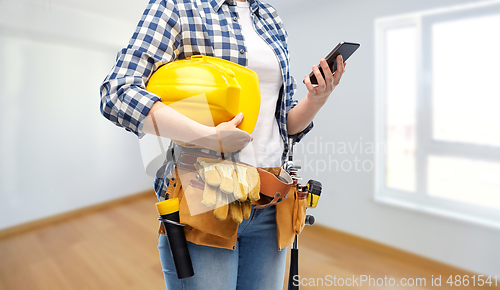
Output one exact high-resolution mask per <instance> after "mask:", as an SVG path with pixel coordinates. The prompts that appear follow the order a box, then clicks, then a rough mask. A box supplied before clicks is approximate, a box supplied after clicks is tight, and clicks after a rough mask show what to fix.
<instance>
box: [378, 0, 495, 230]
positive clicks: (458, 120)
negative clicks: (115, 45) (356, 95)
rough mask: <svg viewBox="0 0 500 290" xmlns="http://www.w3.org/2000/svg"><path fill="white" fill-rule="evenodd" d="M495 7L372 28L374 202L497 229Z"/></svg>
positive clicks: (481, 6)
mask: <svg viewBox="0 0 500 290" xmlns="http://www.w3.org/2000/svg"><path fill="white" fill-rule="evenodd" d="M499 33H500V3H499V2H498V1H494V2H492V1H489V2H484V3H483V2H482V3H474V4H473V5H467V6H461V7H450V8H448V9H440V10H435V11H428V12H422V13H416V14H412V15H404V16H401V17H392V18H386V19H380V20H377V21H376V49H377V51H376V74H375V76H376V96H377V102H376V103H377V122H376V124H377V125H376V130H377V139H378V140H377V144H380V143H382V144H385V147H386V148H385V150H377V154H378V155H377V161H378V162H377V177H376V178H377V188H376V196H375V199H376V200H377V201H380V202H385V203H390V204H396V205H402V206H405V207H407V208H412V209H415V210H419V211H424V212H432V213H436V214H440V215H444V216H451V217H455V218H460V219H462V220H467V221H476V222H480V223H482V224H489V225H492V226H495V227H500V85H499V83H500V53H498V52H500V37H498V35H499Z"/></svg>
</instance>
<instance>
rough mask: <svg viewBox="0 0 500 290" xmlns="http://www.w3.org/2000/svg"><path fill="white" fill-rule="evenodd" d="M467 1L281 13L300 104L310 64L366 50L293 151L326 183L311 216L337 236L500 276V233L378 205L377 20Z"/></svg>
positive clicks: (296, 7) (327, 2) (391, 1)
mask: <svg viewBox="0 0 500 290" xmlns="http://www.w3.org/2000/svg"><path fill="white" fill-rule="evenodd" d="M269 2H270V3H273V1H269ZM470 2H475V1H458V0H450V1H448V0H439V1H436V0H433V1H430V0H427V1H422V0H405V1H400V0H399V1H398V0H378V1H372V0H349V1H346V0H344V1H331V0H324V1H323V0H309V1H303V2H301V3H298V4H293V5H284V4H283V3H278V5H277V6H278V8H279V9H280V10H279V13H280V16H281V18H282V19H283V21H284V23H285V26H286V28H287V31H288V34H289V49H290V52H291V58H292V74H293V75H294V76H295V78H296V79H297V82H298V87H299V89H298V93H297V94H298V98H299V99H300V98H302V97H303V96H305V94H306V92H307V91H306V89H305V87H304V85H302V79H303V76H304V75H305V74H308V73H309V72H310V71H311V66H312V65H314V64H317V63H318V62H319V59H320V58H321V57H324V56H326V54H327V53H328V52H329V51H330V50H331V49H332V48H333V47H334V46H335V45H336V44H337V43H338V42H339V41H342V40H343V41H352V42H359V43H361V47H360V49H359V50H358V51H357V52H356V53H355V54H354V55H353V57H352V59H350V60H349V61H348V65H347V67H346V73H345V75H344V77H343V78H342V81H341V84H340V86H339V87H337V88H336V89H335V91H334V93H333V94H332V96H331V98H330V99H329V101H328V103H327V104H326V105H325V106H324V108H323V109H322V110H321V112H320V113H319V114H318V115H317V117H316V119H315V129H314V130H313V131H312V132H311V133H310V134H309V135H308V136H307V137H306V138H305V139H304V142H302V144H300V145H298V146H296V151H297V155H298V156H297V160H300V161H301V163H302V165H303V167H304V170H302V172H301V173H302V174H301V175H302V176H303V177H304V179H305V180H308V178H313V179H317V180H320V181H321V182H322V183H323V195H322V197H321V200H320V205H319V206H318V208H317V209H314V210H310V213H311V214H314V215H315V217H316V218H317V221H318V222H319V223H321V224H323V225H326V226H329V227H332V228H335V229H338V230H342V231H345V232H348V233H351V234H354V235H358V236H361V237H365V238H368V239H371V240H374V241H378V242H381V243H384V244H388V245H391V246H394V247H396V248H400V249H403V250H407V251H410V252H413V253H416V254H419V255H422V256H425V257H429V258H431V259H435V260H438V261H441V262H444V263H448V264H451V265H455V266H457V267H460V268H464V269H468V270H470V271H474V272H478V273H484V274H492V275H497V274H499V273H500V263H498V261H499V260H500V252H499V251H498V245H499V244H500V231H499V230H498V229H491V228H486V227H483V226H479V225H475V224H468V223H465V222H461V221H457V220H453V219H447V218H444V217H438V216H434V215H427V214H423V213H419V212H410V211H407V210H405V209H402V208H398V207H392V206H388V205H382V204H378V203H375V202H374V201H373V197H374V185H375V184H374V183H375V172H374V170H370V168H371V167H370V165H373V164H374V162H375V160H374V154H373V153H372V149H373V148H372V147H371V145H372V144H373V143H374V142H375V140H374V136H375V134H374V122H375V105H376V104H375V93H374V91H375V87H374V86H375V84H374V71H375V69H374V55H375V53H374V41H375V39H374V31H375V28H374V22H375V19H377V18H381V17H387V16H392V15H399V14H404V13H409V12H415V11H420V10H427V9H433V8H437V7H444V6H449V5H456V4H460V3H470ZM298 19H300V21H298ZM325 147H327V148H326V149H325ZM337 162H338V168H337ZM342 162H344V163H342ZM342 165H343V168H342ZM363 165H364V167H363ZM356 166H357V167H356Z"/></svg>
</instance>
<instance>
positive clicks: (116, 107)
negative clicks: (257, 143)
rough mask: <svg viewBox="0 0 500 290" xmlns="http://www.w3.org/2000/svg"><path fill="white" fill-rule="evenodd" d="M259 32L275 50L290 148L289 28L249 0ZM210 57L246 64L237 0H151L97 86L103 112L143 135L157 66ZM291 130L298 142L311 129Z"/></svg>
mask: <svg viewBox="0 0 500 290" xmlns="http://www.w3.org/2000/svg"><path fill="white" fill-rule="evenodd" d="M248 1H249V3H250V9H251V11H252V15H253V16H254V17H253V19H254V27H255V30H256V31H257V33H258V34H259V35H260V36H261V37H262V38H263V39H264V40H265V41H266V42H267V43H268V44H269V45H270V46H271V48H272V49H273V50H274V52H275V54H276V56H277V58H278V60H279V64H280V66H281V72H282V75H283V84H284V85H283V88H282V90H281V92H282V94H281V96H280V98H279V100H278V104H277V107H276V113H275V116H276V119H277V121H278V124H279V128H280V134H281V137H282V139H283V141H284V144H285V150H284V152H283V156H282V159H283V161H284V160H285V158H286V156H287V152H288V142H287V136H288V135H287V129H286V118H287V114H288V111H289V110H290V109H291V107H292V96H293V94H294V92H295V89H296V87H295V86H296V84H295V81H294V79H293V78H292V76H291V75H290V66H289V57H288V48H287V33H286V31H285V28H284V27H283V24H282V22H281V19H280V18H279V16H278V14H277V13H276V10H275V9H274V8H273V7H272V6H270V5H269V4H266V3H264V2H261V1H259V0H248ZM196 54H202V55H208V56H214V57H218V58H222V59H225V60H229V61H232V62H235V63H238V64H240V65H243V66H247V62H248V60H247V50H246V46H245V42H244V39H243V35H242V32H241V27H240V25H239V24H238V14H237V12H236V2H235V0H151V1H150V3H149V4H148V6H147V8H146V10H145V11H144V14H143V16H142V18H141V20H140V22H139V24H138V26H137V28H136V31H135V33H134V34H133V36H132V38H131V40H130V42H129V44H128V46H127V47H126V48H124V49H122V50H121V51H120V52H119V53H118V56H117V61H116V64H115V66H114V67H113V69H112V70H111V72H110V73H109V75H108V76H107V77H106V79H105V80H104V82H103V84H102V85H101V112H102V114H103V115H104V116H105V117H106V118H107V119H109V120H110V121H112V122H113V123H115V124H116V125H118V126H121V127H124V128H125V129H126V130H127V131H130V132H133V133H134V134H136V135H137V136H138V137H139V138H141V137H142V136H144V134H145V133H144V132H142V130H141V127H142V122H143V121H144V119H145V118H146V116H147V115H148V113H149V110H150V109H151V107H152V106H153V103H154V102H156V101H158V100H160V98H159V97H158V96H156V95H154V94H152V93H150V92H148V91H146V90H145V87H146V83H147V81H148V79H149V77H150V76H151V75H152V74H153V72H154V71H156V70H157V69H158V68H159V67H160V66H161V65H164V64H166V63H169V62H171V61H174V60H178V59H184V58H187V57H189V56H191V55H196ZM312 126H313V125H312V123H311V124H310V125H309V126H308V127H307V128H306V129H305V130H304V131H302V132H300V133H299V134H297V135H294V136H293V137H294V140H295V142H298V141H299V140H300V139H301V138H302V136H303V135H304V134H306V133H307V132H308V131H309V130H310V129H311V128H312Z"/></svg>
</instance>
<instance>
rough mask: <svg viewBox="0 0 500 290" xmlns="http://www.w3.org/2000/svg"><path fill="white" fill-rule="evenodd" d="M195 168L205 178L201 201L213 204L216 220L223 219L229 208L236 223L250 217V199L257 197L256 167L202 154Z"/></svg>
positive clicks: (209, 204) (257, 198)
mask: <svg viewBox="0 0 500 290" xmlns="http://www.w3.org/2000/svg"><path fill="white" fill-rule="evenodd" d="M195 167H196V170H197V171H198V174H199V175H200V177H201V178H202V179H203V181H205V189H204V191H203V200H202V201H201V203H202V204H203V205H204V206H206V207H214V206H215V209H214V217H215V218H216V219H219V220H225V219H226V218H227V216H228V214H229V213H228V212H229V211H230V212H231V218H232V219H233V220H234V221H235V222H237V223H241V222H242V221H243V219H244V218H245V219H247V218H249V217H250V211H251V209H252V205H251V202H252V201H255V200H259V198H260V194H259V193H260V178H259V173H258V172H257V169H256V168H255V167H251V166H247V165H244V164H240V163H236V162H231V161H227V160H218V159H209V158H201V157H200V158H198V162H197V163H196V164H195Z"/></svg>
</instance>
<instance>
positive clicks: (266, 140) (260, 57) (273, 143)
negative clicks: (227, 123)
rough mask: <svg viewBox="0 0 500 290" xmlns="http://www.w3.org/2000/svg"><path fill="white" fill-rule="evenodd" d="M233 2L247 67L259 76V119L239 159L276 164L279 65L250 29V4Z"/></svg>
mask: <svg viewBox="0 0 500 290" xmlns="http://www.w3.org/2000/svg"><path fill="white" fill-rule="evenodd" d="M236 3H237V5H238V6H237V12H238V16H239V24H240V26H241V31H242V34H243V37H244V39H245V45H246V48H247V57H248V68H249V69H251V70H253V71H254V72H256V73H257V75H258V76H259V81H260V90H261V96H260V98H261V103H260V111H259V118H258V119H257V124H256V126H255V129H254V131H253V132H252V136H253V141H252V142H251V143H250V144H249V145H248V146H247V147H245V148H244V149H243V150H242V151H241V153H240V158H241V161H242V162H246V163H248V164H251V165H253V166H256V167H280V166H281V155H282V153H283V150H284V144H283V140H282V139H281V135H280V132H279V127H278V122H277V121H276V118H275V116H274V113H275V111H276V103H277V101H278V97H279V91H280V88H281V86H282V84H283V77H282V74H281V67H280V64H279V61H278V58H277V56H276V54H275V53H274V51H273V50H272V48H271V47H270V46H269V44H268V43H267V42H266V41H265V40H264V39H262V38H261V37H260V35H258V34H257V32H256V31H255V29H254V26H253V19H252V14H251V11H250V4H249V3H248V2H238V1H237V2H236Z"/></svg>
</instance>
